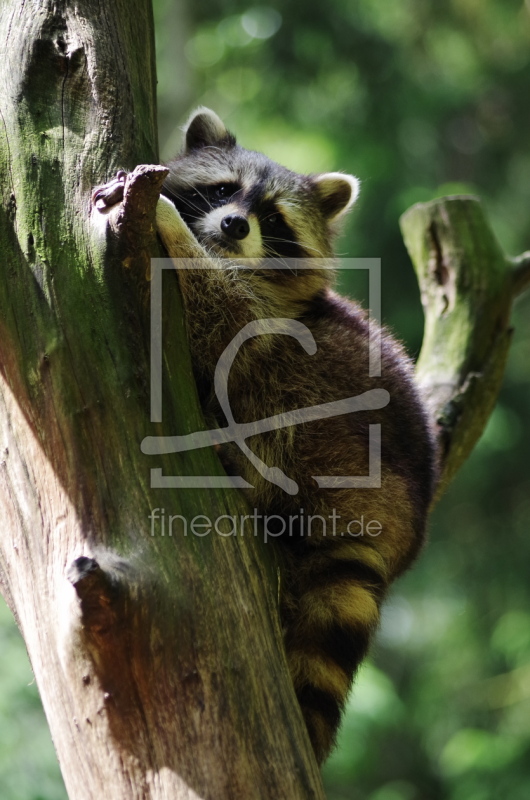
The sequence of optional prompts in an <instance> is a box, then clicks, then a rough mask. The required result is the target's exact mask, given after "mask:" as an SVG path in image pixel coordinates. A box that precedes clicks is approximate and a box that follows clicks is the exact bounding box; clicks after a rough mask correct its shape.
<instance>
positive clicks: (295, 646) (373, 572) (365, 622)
mask: <svg viewBox="0 0 530 800" xmlns="http://www.w3.org/2000/svg"><path fill="white" fill-rule="evenodd" d="M291 556H292V557H291V558H289V561H290V562H291V567H290V569H289V572H290V573H291V574H290V576H289V589H290V593H289V595H288V596H287V597H285V598H284V601H283V606H282V611H283V617H284V622H285V627H286V633H285V643H286V651H287V659H288V662H289V669H290V672H291V677H292V679H293V683H294V688H295V691H296V694H297V697H298V701H299V703H300V706H301V709H302V713H303V715H304V718H305V722H306V725H307V729H308V732H309V737H310V739H311V743H312V745H313V749H314V751H315V755H316V758H317V761H318V763H319V764H320V763H322V762H323V761H324V759H325V758H326V757H327V756H328V754H329V752H330V750H331V749H332V747H333V745H334V742H335V737H336V734H337V730H338V727H339V724H340V718H341V714H342V709H343V707H344V703H345V700H346V697H347V695H348V692H349V690H350V688H351V684H352V680H353V677H354V675H355V672H356V670H357V668H358V666H359V664H360V663H361V661H362V660H363V659H364V657H365V656H366V653H367V651H368V648H369V644H370V640H371V637H372V635H373V633H374V631H375V629H376V627H377V624H378V621H379V609H380V605H381V601H382V599H383V595H384V593H385V589H386V586H387V579H386V572H387V570H386V568H385V564H384V561H383V559H382V557H381V555H380V554H379V553H377V552H376V551H375V549H374V548H373V547H371V546H370V545H369V544H368V543H364V542H355V543H353V542H348V543H344V542H343V543H338V542H330V541H328V542H326V543H325V544H324V543H321V544H320V546H317V547H315V548H312V547H307V546H306V547H305V548H304V551H303V553H301V552H300V551H298V553H297V556H296V557H295V555H294V553H292V554H291ZM291 592H292V594H291Z"/></svg>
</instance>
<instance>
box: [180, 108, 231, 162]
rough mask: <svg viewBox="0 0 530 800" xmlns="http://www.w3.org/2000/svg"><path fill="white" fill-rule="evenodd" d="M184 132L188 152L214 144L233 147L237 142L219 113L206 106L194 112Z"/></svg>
mask: <svg viewBox="0 0 530 800" xmlns="http://www.w3.org/2000/svg"><path fill="white" fill-rule="evenodd" d="M184 133H185V137H186V148H185V149H186V152H188V151H189V150H197V149H199V148H200V147H210V146H212V145H215V146H217V147H219V146H220V145H221V146H224V147H233V146H234V145H235V143H236V140H235V138H234V136H232V134H231V133H230V132H229V131H227V130H226V128H225V126H224V123H223V122H222V120H220V119H219V117H218V116H217V114H215V113H214V112H213V111H210V109H209V108H205V107H204V106H200V107H199V108H197V109H196V110H195V111H194V112H193V114H192V115H191V117H190V118H189V120H188V122H187V123H186V125H185V126H184Z"/></svg>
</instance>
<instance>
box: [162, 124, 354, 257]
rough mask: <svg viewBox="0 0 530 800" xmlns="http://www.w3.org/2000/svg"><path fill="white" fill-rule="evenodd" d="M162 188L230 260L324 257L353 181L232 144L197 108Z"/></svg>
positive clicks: (199, 233)
mask: <svg viewBox="0 0 530 800" xmlns="http://www.w3.org/2000/svg"><path fill="white" fill-rule="evenodd" d="M185 133H186V143H185V149H184V152H183V153H182V155H180V156H179V157H177V158H176V159H175V160H174V161H172V162H170V163H169V164H168V166H169V168H170V174H169V175H168V177H167V178H166V181H165V183H164V188H163V194H164V195H165V196H166V197H168V198H169V199H170V200H172V202H173V203H174V204H175V206H176V207H177V209H178V211H179V212H180V214H181V216H182V218H183V219H184V221H185V222H186V224H187V225H188V226H189V227H190V228H191V230H192V231H193V232H194V234H195V235H196V236H197V238H198V239H199V241H200V242H201V243H202V244H203V245H204V246H205V247H206V248H207V249H208V250H211V251H213V252H214V253H216V254H217V255H219V256H224V257H229V258H239V259H241V258H243V259H245V258H249V259H262V258H267V257H271V258H275V259H281V260H285V259H292V258H308V257H317V258H319V257H320V258H327V257H329V256H331V255H332V247H331V240H332V234H333V233H334V232H335V231H334V229H335V228H336V223H337V222H338V221H339V220H340V218H341V217H342V216H343V215H344V214H345V212H346V211H347V210H348V209H349V208H350V207H351V206H352V205H353V203H354V202H355V199H356V197H357V194H358V191H359V181H358V180H357V179H356V178H354V177H352V176H350V175H343V174H342V173H338V172H331V173H326V174H323V175H298V174H297V173H295V172H291V171H290V170H288V169H286V168H285V167H282V166H280V165H279V164H276V163H275V162H274V161H271V160H270V159H268V158H267V157H266V156H264V155H262V154H261V153H255V152H252V151H250V150H245V149H244V148H242V147H239V146H238V145H237V143H236V140H235V138H234V137H233V136H232V134H231V133H229V132H228V131H227V130H226V128H225V126H224V124H223V123H222V122H221V120H220V119H219V117H218V116H217V115H216V114H214V113H213V111H210V110H209V109H206V108H201V109H198V110H197V111H196V112H195V113H194V115H193V116H192V118H191V120H190V121H189V123H188V125H187V127H186V131H185Z"/></svg>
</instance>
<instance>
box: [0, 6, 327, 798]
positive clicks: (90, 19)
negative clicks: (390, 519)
mask: <svg viewBox="0 0 530 800" xmlns="http://www.w3.org/2000/svg"><path fill="white" fill-rule="evenodd" d="M0 41H1V42H2V45H3V58H2V66H1V75H0V82H1V83H0V96H1V97H2V120H1V139H0V188H1V192H2V205H1V210H0V242H1V247H2V253H3V258H2V262H1V264H0V269H1V270H2V276H1V280H0V370H1V373H0V447H1V471H0V476H1V477H0V515H1V518H2V521H3V536H2V539H1V543H0V580H1V585H2V591H3V593H4V594H5V597H6V599H7V601H8V603H9V605H10V607H11V609H12V611H13V613H14V614H15V617H16V619H17V622H18V624H19V626H20V629H21V631H22V634H23V636H24V639H25V642H26V645H27V648H28V652H29V655H30V659H31V662H32V665H33V669H34V672H35V675H36V679H37V683H38V686H39V690H40V693H41V697H42V701H43V705H44V709H45V711H46V715H47V718H48V722H49V725H50V728H51V732H52V736H53V740H54V742H55V746H56V749H57V753H58V757H59V761H60V764H61V769H62V772H63V776H64V780H65V784H66V788H67V791H68V793H69V796H70V797H72V798H76V800H78V799H80V798H100V797H102V796H106V797H111V798H112V799H113V800H119V799H120V798H124V800H125V798H127V800H130V798H147V797H150V798H170V797H171V798H212V799H213V798H215V800H220V799H221V798H228V797H230V798H235V797H238V798H250V797H252V798H279V797H285V798H308V797H312V798H320V797H322V796H323V795H322V788H321V783H320V776H319V774H318V770H317V767H316V764H315V762H314V759H313V757H312V754H311V752H310V746H309V741H308V738H307V734H306V732H305V728H304V726H303V722H302V717H301V713H300V710H299V708H298V705H297V702H296V699H295V696H294V692H293V689H292V686H291V682H290V679H289V676H288V672H287V667H286V663H285V658H284V654H283V649H282V644H281V633H280V630H279V625H278V616H277V593H278V586H277V575H276V569H275V568H274V564H273V562H272V560H271V558H270V554H269V553H268V552H266V550H267V549H266V548H265V547H264V544H263V542H260V540H259V538H257V537H255V536H254V535H253V530H252V526H249V525H247V526H246V528H245V534H246V535H239V536H231V537H223V536H218V535H215V536H214V535H210V536H207V537H204V538H198V537H197V536H194V535H188V536H184V535H182V534H181V535H179V536H177V535H174V536H173V537H169V536H167V535H166V536H162V535H161V530H160V527H159V526H157V527H156V528H154V529H153V530H152V527H153V523H154V518H153V517H151V518H150V515H151V514H152V510H153V509H164V508H165V509H166V511H167V514H168V515H169V513H171V514H174V515H177V514H181V515H182V516H183V517H185V518H186V519H188V520H189V519H191V518H193V517H194V516H196V515H198V514H207V515H208V517H209V518H210V519H215V518H217V517H219V516H221V515H223V514H230V515H244V514H245V513H246V511H247V509H246V507H245V505H244V503H243V501H242V499H241V497H240V495H239V493H237V492H236V491H235V490H232V491H230V490H215V491H214V490H198V489H196V490H190V491H187V492H183V491H181V492H173V493H168V492H167V491H166V492H164V491H162V490H160V489H158V490H155V489H151V488H150V482H149V469H150V467H162V470H163V474H169V475H179V474H187V475H189V474H191V475H194V474H195V475H220V474H221V469H220V466H219V464H218V463H217V460H216V457H215V454H214V453H212V452H211V450H210V449H204V450H199V451H195V452H192V453H189V454H184V455H179V454H174V455H171V456H167V457H164V458H157V459H156V463H155V460H153V459H149V458H148V457H146V456H143V455H142V454H141V451H140V443H141V441H142V439H143V438H144V437H145V436H147V435H159V434H161V433H164V434H178V433H186V432H188V431H190V430H191V431H193V430H198V429H200V428H201V424H202V423H201V415H200V410H199V408H198V405H197V400H196V395H195V390H194V384H193V380H192V375H191V368H190V363H189V359H188V356H187V355H186V348H185V345H184V329H183V319H182V313H181V307H180V301H179V296H178V292H177V282H176V278H175V276H174V275H166V277H165V278H164V320H163V326H164V335H163V339H164V343H165V345H166V348H165V353H164V376H163V386H164V394H163V404H164V405H163V408H164V427H163V429H162V427H161V426H160V425H158V424H151V423H150V422H149V381H148V376H149V350H148V339H149V335H148V334H149V326H148V313H147V296H148V292H147V287H148V285H149V284H148V281H147V280H146V278H147V277H148V266H149V261H148V256H149V254H153V255H154V254H156V243H155V240H154V234H153V230H154V227H153V212H154V202H153V198H155V197H156V191H157V189H158V188H159V184H160V175H158V174H157V172H156V170H155V171H151V172H149V171H148V172H145V173H144V174H140V175H139V181H140V183H141V182H142V180H143V181H144V185H143V188H142V189H141V191H140V193H139V194H140V201H138V208H137V218H136V222H137V223H138V224H137V225H131V221H130V220H129V222H128V224H127V220H125V221H124V226H123V231H122V234H123V235H122V236H121V237H119V238H118V239H117V240H114V239H113V238H112V237H110V236H108V235H107V234H106V233H103V232H102V230H101V226H98V223H97V217H98V216H101V215H92V214H91V213H90V212H91V202H90V197H91V190H92V187H93V186H94V185H96V184H98V183H102V182H104V181H106V180H108V179H109V177H110V176H111V175H112V174H114V173H115V171H116V169H117V168H124V169H131V168H132V167H134V166H135V165H136V164H138V163H142V162H143V163H149V162H151V163H152V162H154V161H156V155H157V154H156V130H155V122H154V120H155V114H154V97H155V72H154V50H153V30H152V20H151V9H150V3H149V2H148V0H117V2H113V3H107V4H104V5H102V4H100V3H99V2H95V0H84V1H83V2H79V3H76V4H74V3H69V2H66V0H64V1H63V2H60V0H59V2H52V1H51V0H35V2H33V3H31V5H30V4H29V3H27V2H25V3H22V4H21V3H20V0H4V3H3V8H2V17H1V21H0ZM142 192H143V193H144V194H145V196H146V197H147V200H146V201H145V203H144V205H143V206H142V202H141V195H142ZM158 513H159V515H161V511H159V512H158ZM152 532H154V533H155V534H156V535H154V536H152Z"/></svg>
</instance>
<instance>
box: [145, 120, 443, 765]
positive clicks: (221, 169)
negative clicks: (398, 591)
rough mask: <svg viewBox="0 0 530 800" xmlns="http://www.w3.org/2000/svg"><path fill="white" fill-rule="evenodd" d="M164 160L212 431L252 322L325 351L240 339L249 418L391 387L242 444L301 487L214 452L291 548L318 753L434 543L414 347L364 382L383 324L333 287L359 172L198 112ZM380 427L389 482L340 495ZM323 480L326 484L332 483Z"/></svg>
mask: <svg viewBox="0 0 530 800" xmlns="http://www.w3.org/2000/svg"><path fill="white" fill-rule="evenodd" d="M167 166H168V168H169V175H168V177H167V179H166V181H165V184H164V187H163V190H162V194H163V196H162V197H161V199H160V201H159V203H158V207H157V227H158V232H159V234H160V236H161V238H162V241H163V243H164V245H165V247H166V249H167V251H168V253H169V255H170V256H171V257H173V258H192V259H196V258H197V259H205V258H207V259H209V266H210V267H211V268H209V269H185V270H179V274H178V277H179V282H180V286H181V290H182V294H183V298H184V304H185V311H186V325H187V331H188V337H189V344H190V349H191V354H192V359H193V366H194V371H195V377H196V381H197V386H198V389H199V394H200V399H201V404H202V408H203V410H204V413H205V416H206V418H207V420H209V422H210V423H211V427H223V426H225V425H226V424H227V422H226V418H225V416H224V414H223V411H222V409H221V408H220V405H219V401H218V399H217V396H216V394H215V391H214V386H213V376H214V371H215V367H216V365H217V362H218V359H219V357H220V356H221V354H222V352H223V350H224V349H225V347H227V345H228V344H229V343H230V342H231V341H232V340H233V338H234V336H236V335H237V334H238V333H239V332H240V331H241V329H242V328H243V327H244V326H245V325H246V324H247V323H249V322H252V321H254V320H264V319H271V318H272V319H274V318H279V319H289V320H295V321H297V322H298V323H303V325H305V326H307V328H308V329H309V330H310V331H311V334H312V336H313V337H314V342H315V343H316V352H314V353H313V354H312V355H310V354H309V353H307V352H304V350H303V348H302V347H301V346H300V343H299V341H297V340H296V339H295V338H293V337H292V336H285V335H283V336H282V335H278V334H274V333H268V334H264V335H262V336H256V337H254V338H252V339H250V340H248V341H247V342H245V343H244V344H243V345H242V347H241V348H240V350H239V352H238V355H237V358H236V359H235V360H234V362H233V365H232V367H231V370H230V374H229V380H228V395H229V398H230V404H231V408H232V412H233V416H234V418H235V420H236V421H237V422H238V423H249V422H254V421H255V420H262V419H265V418H268V417H271V416H274V415H276V414H278V413H281V412H286V411H290V410H293V409H300V408H309V407H313V406H319V405H321V404H325V403H332V402H334V401H337V400H342V399H344V398H349V397H353V396H358V395H361V394H363V393H364V392H368V391H370V390H372V389H375V388H379V389H381V388H382V389H384V390H386V391H387V392H388V393H389V396H390V402H389V404H388V405H387V406H386V407H384V408H379V409H376V410H372V411H367V410H365V411H357V412H355V413H350V414H342V415H339V416H335V417H333V418H325V419H313V420H312V421H307V422H303V423H301V424H297V425H291V426H290V427H285V428H280V429H277V430H269V431H267V432H266V433H261V434H259V435H256V436H251V437H250V438H249V439H248V440H247V442H246V444H247V445H248V447H249V448H250V450H251V451H252V452H253V453H254V454H255V455H256V456H257V457H258V458H259V459H261V461H262V462H264V463H265V464H268V465H273V466H274V467H275V468H276V469H278V470H281V472H282V473H283V474H285V475H287V476H289V478H290V479H291V480H292V481H293V483H294V485H295V487H296V488H297V489H298V491H297V492H296V493H294V492H292V491H286V490H285V488H282V486H280V485H279V484H278V482H276V483H275V482H274V481H272V482H271V481H270V480H268V479H267V478H266V477H264V476H263V475H262V474H261V473H260V472H259V471H258V470H257V469H256V467H255V466H254V465H253V463H251V460H249V458H248V457H247V456H246V455H245V453H243V452H242V450H241V449H240V448H239V447H238V446H236V444H234V443H232V444H228V445H223V447H222V450H221V452H220V456H221V459H222V461H223V463H224V465H225V469H226V471H227V472H228V473H229V474H236V475H240V476H242V477H243V478H244V479H245V480H246V481H247V482H248V484H250V485H251V487H253V488H250V489H247V490H245V491H246V492H247V495H248V499H249V502H250V504H251V506H253V507H254V508H255V509H257V511H258V512H259V514H260V515H264V516H265V515H266V517H267V524H268V526H269V531H273V534H274V546H276V547H277V548H279V553H280V557H281V562H282V565H283V572H282V581H281V598H280V613H281V619H282V624H283V630H284V637H285V648H286V655H287V661H288V664H289V669H290V674H291V678H292V681H293V684H294V689H295V692H296V694H297V697H298V700H299V703H300V707H301V710H302V713H303V716H304V719H305V722H306V725H307V729H308V732H309V737H310V740H311V743H312V745H313V749H314V752H315V756H316V758H317V760H318V762H319V763H322V762H323V761H324V759H325V758H326V757H327V755H328V754H329V752H330V750H331V749H332V747H333V744H334V741H335V737H336V733H337V730H338V727H339V722H340V717H341V711H342V709H343V707H344V703H345V699H346V697H347V695H348V692H349V690H350V687H351V684H352V680H353V677H354V675H355V673H356V670H357V668H358V666H359V664H360V663H361V661H362V660H363V658H364V657H365V656H366V654H367V651H368V648H369V645H370V641H371V639H372V636H373V633H374V631H375V630H376V628H377V625H378V621H379V615H380V609H381V604H382V602H383V600H384V597H385V595H386V593H387V590H388V587H389V586H390V584H391V583H392V581H393V580H394V579H395V578H397V577H398V576H399V575H400V574H401V573H402V572H403V571H404V570H405V569H406V568H407V567H409V566H410V564H411V563H412V561H413V560H414V559H415V557H416V555H417V553H418V551H419V549H420V547H421V545H422V542H423V539H424V534H425V525H426V517H427V512H428V508H429V504H430V500H431V496H432V491H433V485H434V480H435V447H434V440H433V435H432V432H431V427H430V424H429V420H428V416H427V413H426V411H425V408H424V406H423V403H422V400H421V398H420V396H419V393H418V391H417V389H416V387H415V384H414V378H413V368H412V363H411V361H410V359H409V358H408V356H407V355H406V353H405V351H404V349H403V348H402V346H401V345H400V344H399V343H398V342H396V340H395V339H393V338H392V337H391V336H390V334H389V333H388V332H387V331H385V330H381V331H380V341H381V371H380V376H378V377H370V370H369V359H370V342H371V336H372V337H373V330H374V325H375V323H374V321H373V320H369V319H368V316H367V314H366V313H365V312H364V311H363V310H362V309H361V308H360V307H359V306H358V305H357V304H356V303H354V302H352V301H351V300H348V299H346V298H344V297H341V296H339V295H338V294H336V293H335V292H334V291H333V288H332V283H333V278H334V274H333V271H332V270H330V269H329V266H330V264H329V260H330V258H331V257H332V256H333V239H334V236H335V234H336V233H337V231H338V229H339V227H340V223H341V222H342V220H343V218H344V217H345V215H346V213H347V212H348V210H349V209H350V208H351V207H352V205H353V204H354V202H355V200H356V198H357V195H358V192H359V181H358V180H357V179H356V178H354V177H352V176H350V175H345V174H342V173H337V172H331V173H325V174H317V175H300V174H297V173H295V172H292V171H290V170H288V169H286V168H285V167H282V166H280V165H279V164H277V163H275V162H273V161H271V160H270V159H269V158H267V157H266V156H265V155H263V154H261V153H257V152H252V151H249V150H246V149H244V148H242V147H240V146H239V145H238V144H237V142H236V140H235V138H234V136H233V135H232V134H231V133H230V132H229V131H227V129H226V128H225V126H224V124H223V122H222V121H221V120H220V119H219V117H218V116H217V115H216V114H214V113H213V112H212V111H210V110H208V109H206V108H199V109H198V110H197V111H196V112H195V113H194V114H193V115H192V117H191V119H190V120H189V122H188V124H187V126H186V128H185V145H184V149H183V152H182V153H181V154H180V155H179V156H178V157H177V158H175V159H174V160H173V161H171V162H170V163H169V164H168V165H167ZM271 265H272V266H273V267H274V269H270V268H269V267H270V266H271ZM301 266H303V268H300V267H301ZM371 332H372V333H371ZM371 425H380V426H381V428H380V453H381V455H380V488H362V486H360V487H358V488H347V487H346V488H345V486H344V485H341V477H340V476H366V475H368V474H369V472H370V426H371ZM315 476H329V477H328V484H327V486H326V487H325V488H324V487H323V486H321V484H319V481H318V479H317V478H316V477H315ZM334 476H335V477H334ZM361 483H362V482H361ZM291 485H292V484H291ZM271 526H272V527H271ZM270 538H272V537H270Z"/></svg>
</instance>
